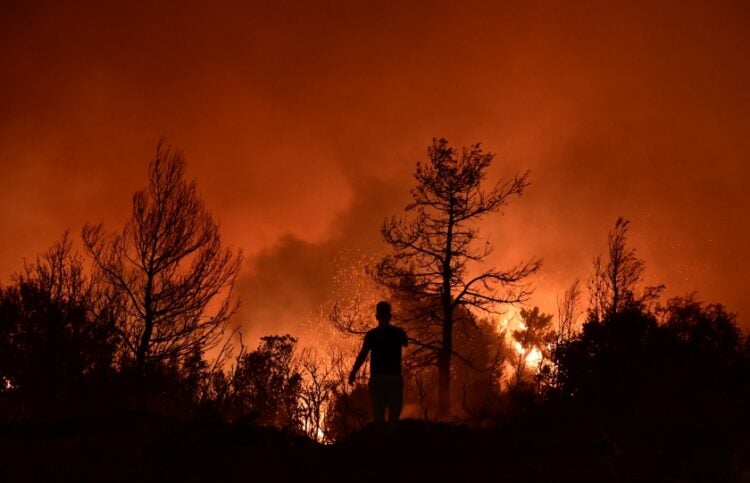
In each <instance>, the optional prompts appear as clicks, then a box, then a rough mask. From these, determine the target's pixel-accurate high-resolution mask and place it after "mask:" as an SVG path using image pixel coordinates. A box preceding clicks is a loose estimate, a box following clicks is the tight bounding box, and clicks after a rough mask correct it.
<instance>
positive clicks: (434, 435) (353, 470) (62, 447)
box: [0, 415, 750, 483]
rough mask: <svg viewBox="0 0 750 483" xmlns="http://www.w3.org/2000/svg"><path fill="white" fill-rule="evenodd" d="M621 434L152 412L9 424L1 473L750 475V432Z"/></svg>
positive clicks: (165, 476)
mask: <svg viewBox="0 0 750 483" xmlns="http://www.w3.org/2000/svg"><path fill="white" fill-rule="evenodd" d="M615 433H617V430H612V429H610V430H606V429H605V428H602V427H601V426H599V425H596V424H568V425H564V424H556V425H554V426H552V425H550V423H549V422H544V421H538V422H534V421H526V422H524V423H523V424H522V425H506V426H502V427H498V428H493V429H484V430H470V429H468V428H466V427H463V426H456V425H447V424H427V423H424V422H421V421H413V420H407V421H402V422H401V425H400V426H399V427H398V428H397V429H396V430H395V431H394V432H393V433H390V434H385V435H383V434H379V433H378V432H376V431H374V430H373V428H365V429H364V430H363V431H361V432H359V433H356V434H354V435H352V436H351V438H350V439H349V440H347V441H345V442H342V443H339V444H336V445H330V446H324V445H320V444H317V443H315V442H313V441H310V440H309V439H307V438H303V437H298V436H293V435H290V434H286V433H284V432H280V431H277V430H273V429H268V428H258V427H253V426H249V425H226V424H221V423H195V422H193V423H187V422H180V421H175V420H169V419H164V418H159V417H154V416H144V415H138V416H136V415H131V416H124V417H118V418H113V419H111V420H101V419H100V420H78V421H66V422H58V423H37V424H28V423H27V424H15V425H5V426H0V481H8V482H15V481H19V482H24V481H39V482H47V481H76V482H89V481H92V482H93V481H97V482H99V481H102V482H105V481H123V482H124V481H127V482H140V481H154V482H156V481H164V482H170V481H184V482H199V481H200V482H203V481H211V482H213V481H216V482H223V481H252V482H282V481H300V482H381V481H382V482H418V481H428V482H457V483H458V482H483V481H491V482H504V481H507V482H526V481H529V482H549V483H554V482H626V481H627V482H631V481H632V482H643V481H659V482H681V481H695V482H722V481H731V482H734V481H738V482H750V445H749V444H748V439H747V438H746V437H744V438H743V437H740V438H733V439H731V440H727V439H726V438H723V437H716V438H714V437H713V436H711V435H710V434H698V435H696V434H692V433H691V434H690V435H680V434H675V435H674V437H673V438H671V439H670V440H669V441H666V442H665V440H664V439H663V438H661V439H660V441H659V442H654V443H653V444H646V443H644V442H647V441H648V438H645V439H644V438H639V439H638V440H637V442H638V443H639V445H638V446H636V445H634V444H633V441H628V440H627V439H622V438H618V437H617V436H613V434H615ZM712 438H714V439H712ZM618 439H620V440H619V441H618Z"/></svg>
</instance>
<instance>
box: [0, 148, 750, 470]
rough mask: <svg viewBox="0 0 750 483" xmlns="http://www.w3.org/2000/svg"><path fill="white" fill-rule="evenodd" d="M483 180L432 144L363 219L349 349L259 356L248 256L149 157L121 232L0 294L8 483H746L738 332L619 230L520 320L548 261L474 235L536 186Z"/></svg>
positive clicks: (744, 363)
mask: <svg viewBox="0 0 750 483" xmlns="http://www.w3.org/2000/svg"><path fill="white" fill-rule="evenodd" d="M493 160H494V157H493V155H492V154H491V153H488V152H486V151H484V150H483V148H482V146H481V145H480V144H475V145H472V146H469V147H466V148H462V149H455V148H453V147H451V146H450V145H449V143H448V141H447V140H445V139H442V138H441V139H435V140H433V142H432V143H431V145H430V146H429V147H428V151H427V160H426V161H423V162H420V163H418V164H417V166H416V170H415V186H414V188H413V190H412V197H413V201H412V202H411V203H410V204H408V205H407V206H406V207H405V211H404V213H403V214H402V216H401V217H393V218H391V219H387V220H385V221H384V222H382V221H381V220H372V223H373V227H377V225H378V224H379V223H382V225H381V233H382V236H383V241H384V244H385V246H386V247H387V249H388V251H387V253H386V254H385V255H384V256H383V257H382V258H380V259H378V260H377V261H376V262H375V263H373V264H372V265H370V266H368V267H365V270H364V271H363V274H364V276H365V277H366V278H367V279H368V280H369V281H370V282H371V285H372V286H373V287H376V288H375V289H373V290H374V291H373V293H368V294H364V295H363V294H360V293H358V294H357V296H355V297H350V298H347V299H341V300H337V301H336V303H335V304H333V306H332V307H331V308H330V311H329V313H328V314H326V315H327V317H326V320H323V321H321V324H326V325H327V327H329V328H333V329H335V331H336V333H337V334H338V336H339V338H340V340H341V341H342V344H341V345H339V346H335V345H334V346H330V347H301V346H300V344H299V342H298V339H297V338H296V337H295V336H294V334H268V335H267V336H265V337H263V338H261V340H260V342H259V344H258V345H257V347H254V348H249V347H247V346H246V345H245V343H244V341H243V339H242V332H241V330H240V328H239V327H238V326H237V324H236V323H235V320H234V316H235V313H236V310H237V307H238V303H239V301H238V299H237V297H236V295H235V291H234V285H235V282H236V280H237V276H238V274H239V271H240V267H241V263H242V253H241V251H240V250H237V249H234V248H231V247H227V246H225V245H224V244H223V243H222V240H221V237H220V228H219V225H218V223H217V222H215V221H214V219H213V217H212V216H211V214H210V213H209V212H208V210H207V209H206V207H205V205H204V204H203V202H202V201H201V200H200V198H199V196H198V191H197V184H196V182H195V181H189V180H187V179H185V171H186V162H185V160H184V157H183V155H182V153H180V152H179V151H175V150H172V149H169V148H168V147H167V146H166V145H165V144H163V143H160V144H159V146H158V147H157V150H156V155H155V158H154V160H153V161H152V162H151V163H150V164H149V168H148V184H147V186H146V187H145V188H144V189H142V190H139V191H137V192H136V193H135V194H134V196H133V200H132V211H131V215H130V217H129V218H128V219H127V220H126V221H125V223H124V224H123V225H122V227H121V228H120V229H119V230H115V231H107V229H106V228H105V227H104V226H103V225H101V224H87V225H86V226H84V227H83V228H82V231H81V245H82V247H83V250H82V251H79V250H77V249H76V248H75V247H76V246H77V245H78V241H77V239H75V237H74V235H72V234H71V233H69V232H66V233H65V234H64V235H63V236H62V238H61V239H60V240H59V241H58V242H56V243H54V244H53V245H52V246H51V248H49V249H48V250H46V251H44V252H43V253H40V254H39V255H38V256H37V257H36V259H35V260H33V261H25V262H24V263H23V268H22V269H21V270H20V271H19V272H18V273H16V274H15V275H14V276H13V278H12V280H11V282H10V283H8V284H5V285H3V286H2V287H0V344H1V345H2V347H0V432H1V436H0V481H3V479H6V480H7V481H58V480H64V481H102V480H110V481H112V480H114V481H126V480H127V481H134V480H135V481H178V480H182V481H222V480H238V479H247V478H251V479H257V480H258V481H351V480H360V481H385V480H387V481H472V480H478V481H490V480H491V481H499V480H504V481H748V478H750V437H748V434H750V432H749V431H748V430H749V429H750V424H748V423H750V417H749V415H748V411H747V408H748V407H750V338H748V336H747V334H743V333H742V331H741V330H740V329H739V327H738V325H737V316H736V315H735V314H734V313H732V312H731V310H730V309H728V308H726V307H724V306H723V305H721V304H720V303H705V302H702V301H700V300H699V298H698V296H697V295H696V294H686V295H684V296H681V297H675V298H670V299H664V297H663V288H664V287H663V286H646V285H645V284H644V273H645V270H646V263H645V261H644V260H642V259H640V258H639V256H638V253H637V251H636V249H635V248H633V247H631V246H630V245H629V240H628V233H629V230H630V229H631V226H630V222H629V221H628V220H627V219H626V218H624V217H622V218H618V219H617V220H616V221H615V223H614V226H613V227H612V229H611V231H610V232H609V234H608V236H607V234H604V233H603V234H602V239H603V240H604V238H605V236H606V237H607V238H606V241H607V252H606V253H605V254H604V255H603V256H597V255H596V254H591V256H592V259H593V264H592V273H591V276H590V278H589V279H588V280H586V281H583V282H580V281H573V282H572V283H571V286H570V288H569V289H568V290H567V291H565V292H564V293H562V294H559V296H558V311H557V314H546V313H543V312H542V311H540V309H539V308H538V307H531V306H527V305H525V304H526V303H528V301H529V300H530V297H531V294H532V292H533V285H534V275H535V274H537V273H538V272H539V271H540V270H541V269H542V262H541V259H532V260H526V261H518V262H517V263H516V264H515V265H513V266H511V267H506V268H497V267H492V266H488V265H487V256H488V255H489V254H490V253H491V251H492V250H493V249H495V248H499V249H502V248H503V247H493V246H491V245H490V244H489V243H488V242H486V240H485V238H483V236H484V235H485V234H484V233H481V234H480V230H479V229H480V226H481V221H482V220H483V219H484V218H485V217H487V216H491V215H493V214H496V213H500V212H501V211H502V210H505V209H509V204H510V202H511V200H513V202H522V201H516V200H515V198H518V197H520V196H521V195H522V194H523V193H524V191H525V190H527V189H528V188H529V186H530V179H531V178H530V174H529V173H518V174H513V175H511V176H510V177H509V178H508V179H506V180H500V181H497V182H491V180H488V179H487V170H488V168H489V166H490V165H491V164H492V162H493ZM381 295H385V298H386V299H387V300H388V301H389V302H390V305H391V306H392V307H393V309H392V310H393V320H394V323H395V324H396V325H397V326H398V327H400V328H401V329H403V330H404V331H405V332H406V334H407V336H408V342H409V343H408V345H406V346H405V347H404V349H403V351H404V354H403V370H402V377H403V379H402V381H403V393H402V395H403V406H404V412H403V415H402V417H403V419H402V421H400V422H399V423H398V425H397V426H396V427H395V428H394V429H393V431H390V432H386V433H384V432H382V431H379V429H378V427H375V426H374V425H372V424H371V421H372V419H373V412H372V409H371V406H370V396H371V395H370V393H369V389H368V385H367V384H366V382H367V379H368V377H369V372H368V370H367V368H366V366H365V371H364V372H363V373H359V374H358V373H357V371H356V370H354V371H350V369H351V368H352V366H353V365H354V364H355V356H356V353H352V351H351V350H349V349H348V348H349V347H350V346H351V343H352V341H355V342H356V344H360V343H361V340H362V339H361V337H362V336H363V335H364V334H365V333H366V332H367V331H368V330H369V329H372V328H374V327H375V326H376V325H377V321H376V320H375V315H376V312H375V305H374V304H373V303H372V302H373V301H376V300H378V297H380V296H381ZM291 296H293V294H291ZM248 311H249V312H250V314H251V315H250V318H252V307H249V308H248ZM511 315H512V317H511ZM743 315H744V314H743ZM390 316H391V315H390V312H389V314H388V318H389V320H390ZM250 323H252V322H251V321H250ZM321 330H322V329H321ZM365 355H367V354H366V352H365ZM399 360H400V359H399ZM362 362H364V359H363V360H362V361H357V365H356V366H355V367H356V369H359V366H360V365H361V364H362ZM399 388H400V386H399ZM399 409H400V404H399Z"/></svg>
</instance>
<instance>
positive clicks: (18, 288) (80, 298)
mask: <svg viewBox="0 0 750 483" xmlns="http://www.w3.org/2000/svg"><path fill="white" fill-rule="evenodd" d="M101 295H102V294H101V291H100V284H99V280H97V279H96V278H95V277H91V276H89V275H88V274H87V273H86V271H85V269H84V264H83V260H82V258H81V257H80V256H79V255H78V254H76V253H75V252H74V251H73V250H72V243H71V240H70V237H69V236H68V233H67V232H66V233H65V235H64V236H63V238H62V239H61V240H60V241H59V242H57V243H55V244H54V245H53V246H52V247H51V248H49V249H48V250H46V251H45V252H43V253H42V254H41V255H39V256H37V258H36V260H35V261H34V262H31V263H28V264H26V266H25V269H24V271H23V272H21V273H18V274H16V275H15V276H14V281H13V283H12V284H11V285H9V286H7V287H3V288H2V289H0V394H2V393H3V392H5V393H12V394H15V395H17V396H19V397H18V398H17V399H19V400H20V401H19V404H17V405H16V407H15V410H16V411H20V412H21V413H26V415H31V416H39V412H40V411H45V412H47V411H50V410H51V411H54V412H58V413H59V412H61V411H65V410H67V409H68V406H69V405H68V404H67V403H69V402H71V403H72V399H73V398H76V397H78V395H79V394H82V391H83V390H84V389H87V388H89V387H90V386H91V385H92V384H95V383H96V382H97V381H100V380H102V379H104V378H105V377H108V376H110V375H111V372H112V365H113V358H114V352H115V342H116V341H115V332H114V330H113V327H114V324H113V318H114V316H115V314H114V313H113V312H112V311H111V310H110V309H111V307H109V306H108V304H107V303H106V301H105V300H103V298H102V297H101Z"/></svg>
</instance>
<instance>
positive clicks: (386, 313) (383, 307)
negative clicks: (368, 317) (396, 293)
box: [375, 301, 391, 325]
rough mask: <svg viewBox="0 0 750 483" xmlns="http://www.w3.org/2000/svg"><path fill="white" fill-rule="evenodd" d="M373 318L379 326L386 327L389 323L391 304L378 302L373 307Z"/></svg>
mask: <svg viewBox="0 0 750 483" xmlns="http://www.w3.org/2000/svg"><path fill="white" fill-rule="evenodd" d="M375 318H376V319H378V322H379V323H380V325H388V324H389V323H390V322H391V304H389V303H388V302H386V301H382V302H378V304H377V305H376V306H375Z"/></svg>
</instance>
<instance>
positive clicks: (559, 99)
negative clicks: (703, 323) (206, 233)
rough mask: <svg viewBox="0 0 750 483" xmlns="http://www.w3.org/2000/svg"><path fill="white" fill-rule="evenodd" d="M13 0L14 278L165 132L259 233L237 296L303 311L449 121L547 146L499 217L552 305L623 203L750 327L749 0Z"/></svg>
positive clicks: (681, 266) (214, 195) (507, 153)
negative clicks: (612, 0)
mask: <svg viewBox="0 0 750 483" xmlns="http://www.w3.org/2000/svg"><path fill="white" fill-rule="evenodd" d="M12 3H13V5H5V6H4V8H3V9H2V11H0V58H2V63H1V64H0V69H1V71H0V72H1V73H0V173H1V176H0V230H2V231H1V232H0V280H3V281H7V280H8V278H9V275H10V274H11V273H12V272H14V271H16V270H18V269H19V268H20V267H21V266H22V262H21V260H22V258H23V257H33V256H34V254H35V253H37V252H38V251H39V250H41V249H43V248H45V247H47V246H49V245H50V244H51V243H52V242H54V241H55V240H56V239H57V238H58V237H59V236H60V234H61V233H62V231H63V230H64V229H65V228H70V229H71V230H72V231H73V232H74V233H75V234H77V233H78V232H79V231H80V228H81V226H82V225H83V224H84V223H85V222H87V221H92V222H96V221H100V220H104V221H105V224H106V225H107V226H108V227H110V228H115V227H118V226H120V224H121V223H122V221H123V220H124V218H125V217H126V216H127V214H128V210H129V204H130V196H131V194H132V192H133V191H134V190H135V189H137V188H139V187H141V186H142V185H144V183H145V180H146V176H145V175H146V166H147V162H148V160H149V159H150V157H151V155H152V153H153V151H154V148H155V145H156V142H157V140H158V139H159V137H160V136H162V135H164V136H166V138H167V140H168V142H170V143H171V144H173V145H175V146H178V147H180V148H182V149H183V150H184V152H185V154H186V156H187V159H188V161H189V163H190V166H189V173H190V175H191V176H194V177H196V178H197V180H198V184H199V187H200V189H201V192H202V195H203V198H204V200H205V201H206V203H207V205H208V206H209V207H210V209H211V211H212V212H213V213H214V214H215V215H216V217H217V218H218V219H220V221H221V223H222V232H223V234H224V238H225V240H226V241H227V242H228V243H230V244H233V245H235V246H241V247H243V249H244V250H245V253H246V255H247V256H246V263H245V267H244V270H243V276H242V280H241V283H240V293H241V296H242V299H243V303H244V305H243V308H242V311H241V313H240V314H239V317H238V319H239V320H241V321H243V323H245V324H247V325H248V326H249V327H250V328H251V329H250V330H251V332H252V333H254V334H255V335H260V334H261V333H270V332H278V331H282V330H293V329H294V327H295V324H297V323H298V321H302V320H303V319H305V318H307V317H309V316H310V314H311V313H314V312H315V310H316V307H317V306H318V305H319V304H320V303H321V302H323V301H324V300H325V298H326V297H327V296H328V293H329V290H330V284H331V282H330V279H331V274H332V272H333V271H334V270H335V265H336V264H335V263H332V262H331V260H340V259H342V257H343V259H349V258H351V257H354V256H356V254H359V253H369V252H370V251H372V250H376V249H378V248H380V247H381V245H380V244H379V238H378V237H379V234H378V229H379V226H380V223H381V222H382V219H383V217H384V216H386V215H389V214H392V213H396V212H398V211H399V210H400V209H401V207H403V205H404V203H405V201H406V200H407V197H408V189H409V187H410V186H411V184H412V178H411V173H412V171H413V169H414V163H415V162H416V161H417V160H418V159H423V158H424V156H425V152H426V147H427V145H428V144H429V142H430V140H431V138H432V137H434V136H445V137H447V138H448V139H449V140H450V141H451V142H452V143H454V144H456V145H461V144H468V143H471V142H475V141H481V142H483V143H484V145H485V147H486V148H487V149H489V150H491V151H493V152H495V153H497V160H496V163H495V165H494V166H493V168H492V173H491V177H495V178H496V177H498V176H502V175H508V174H511V173H512V172H514V171H516V170H525V169H527V168H529V169H531V170H532V186H531V188H530V189H529V191H528V192H527V193H526V195H525V196H524V197H523V198H521V199H520V200H515V201H513V202H512V204H511V205H510V206H509V208H508V210H507V213H506V215H505V216H503V217H500V216H497V217H493V218H489V219H488V220H487V222H486V223H485V224H484V227H483V228H484V233H486V234H488V235H490V239H491V241H492V242H494V243H495V245H496V247H497V249H496V260H497V261H501V260H509V261H515V260H518V259H519V258H523V257H530V256H539V257H542V258H543V259H544V261H545V264H544V268H543V270H542V272H541V273H540V274H539V275H538V276H537V277H536V279H535V285H536V286H537V296H536V298H535V300H533V302H535V303H537V304H539V305H541V306H542V308H543V309H546V310H548V311H549V310H552V308H553V306H552V304H551V301H553V300H554V296H555V295H556V294H557V293H558V292H559V291H562V290H563V289H564V288H565V287H566V286H567V285H568V284H569V283H570V282H571V281H572V280H573V279H575V278H577V277H578V278H584V279H585V278H586V277H588V276H589V274H590V271H591V270H590V263H591V258H592V257H593V256H594V255H595V254H597V253H600V252H603V250H604V248H605V242H606V233H607V231H608V230H609V228H610V227H611V226H612V224H613V223H614V220H615V218H616V217H617V216H619V215H624V216H626V217H628V218H630V219H631V220H632V236H631V239H632V242H633V244H634V246H636V247H637V248H638V250H639V253H640V254H641V256H642V257H643V258H644V259H645V260H646V262H647V270H648V271H647V275H648V281H650V282H656V283H658V282H663V283H665V284H666V285H667V288H668V291H667V295H676V294H684V293H686V292H689V291H693V290H696V291H698V293H699V295H700V297H701V298H702V299H704V300H707V301H720V302H723V303H725V304H726V305H728V306H729V308H730V309H731V310H734V311H737V312H740V314H741V315H740V321H741V323H742V325H744V326H745V327H750V323H749V322H748V320H749V319H748V318H747V317H746V316H745V314H747V313H748V312H750V301H748V300H747V298H746V296H745V294H746V292H747V288H746V287H747V286H748V284H749V282H750V280H749V278H750V277H749V276H748V274H750V253H749V252H748V250H747V249H746V246H747V243H746V242H745V240H746V239H747V237H748V235H750V233H749V232H750V224H749V223H748V216H747V214H746V211H747V208H748V204H749V203H748V202H747V201H746V198H745V195H746V193H747V191H748V187H750V181H748V174H749V171H750V168H749V167H748V166H749V164H750V115H749V114H748V113H750V89H748V86H750V62H748V61H747V59H749V58H750V7H749V6H748V4H747V2H744V1H737V2H705V1H700V2H684V1H681V2H654V1H648V2H642V3H641V4H640V5H636V2H622V3H623V5H620V6H611V7H608V8H606V9H604V8H603V7H602V5H601V4H603V3H605V2H599V1H592V2H562V1H561V2H499V1H497V2H469V1H461V2H444V1H432V2H416V1H398V2H397V1H393V2H383V1H378V2H366V1H356V2H307V3H306V4H302V3H297V2H282V1H279V2H257V3H255V4H253V3H252V2H247V1H237V2H223V4H222V5H221V6H218V5H219V4H220V3H222V2H209V1H206V2H187V1H179V2H178V1H174V2H166V1H153V2H142V4H141V5H136V4H137V3H138V2H123V3H124V4H126V5H122V6H119V7H112V6H108V7H104V6H103V5H102V4H103V3H107V2H94V1H91V2H58V3H53V2H12ZM519 3H522V4H523V5H522V6H519V5H517V4H519ZM572 3H575V6H571V5H569V4H572ZM269 4H272V5H269ZM342 250H344V252H343V253H344V255H341V253H342Z"/></svg>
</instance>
